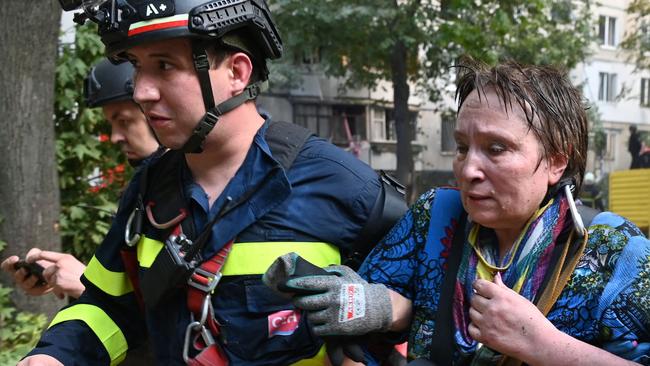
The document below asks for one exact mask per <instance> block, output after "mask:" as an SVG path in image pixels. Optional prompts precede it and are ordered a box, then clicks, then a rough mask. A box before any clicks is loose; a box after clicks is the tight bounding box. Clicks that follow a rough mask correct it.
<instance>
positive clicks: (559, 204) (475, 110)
mask: <svg viewBox="0 0 650 366" xmlns="http://www.w3.org/2000/svg"><path fill="white" fill-rule="evenodd" d="M460 71H461V73H460V75H459V78H458V86H457V92H456V98H457V102H458V118H457V125H456V130H455V132H454V136H455V140H456V144H457V152H456V156H455V158H454V162H453V171H454V175H455V177H456V179H457V180H458V188H457V189H450V188H436V189H432V190H430V191H429V192H427V193H425V194H424V195H422V196H421V197H420V199H419V200H418V201H417V202H416V203H415V204H414V205H413V206H412V207H411V208H410V210H409V211H408V212H407V214H406V215H405V216H404V217H403V218H402V220H401V221H399V222H398V223H397V224H396V225H395V226H394V227H393V229H392V230H391V231H390V232H389V234H388V235H387V236H386V237H385V238H384V239H383V240H382V241H381V242H380V243H379V244H378V245H377V246H375V248H374V249H373V251H372V252H371V253H370V255H369V256H368V257H367V258H366V261H365V262H364V263H363V265H362V266H361V268H360V270H359V274H356V273H355V272H354V271H351V270H349V269H348V268H347V267H344V266H339V267H332V268H329V271H330V272H332V273H333V274H335V275H316V276H314V275H312V276H302V277H296V276H293V277H290V279H289V280H286V279H287V278H289V277H287V276H286V274H287V273H288V274H291V273H293V272H292V271H293V269H294V267H295V266H294V262H295V257H292V256H290V255H287V256H283V257H280V258H279V259H277V260H276V262H275V264H273V265H272V266H271V267H270V268H269V270H268V271H267V272H266V274H265V277H264V278H265V282H266V284H267V285H269V286H270V287H271V288H273V289H275V290H276V291H280V292H282V293H288V294H289V295H292V296H293V303H294V305H295V306H296V307H298V308H300V309H303V310H304V311H305V316H306V317H307V318H308V319H309V320H310V322H311V324H312V325H313V330H314V333H316V334H318V335H320V336H335V335H343V336H354V335H362V334H368V333H377V332H379V333H384V334H385V335H386V337H388V338H390V337H392V338H396V339H399V338H401V337H404V338H408V356H409V358H410V359H419V360H418V361H415V362H417V363H418V364H420V365H422V364H431V362H433V363H435V364H438V365H451V364H454V365H461V364H463V365H464V364H471V365H497V364H498V365H519V364H521V363H522V362H523V363H525V364H529V365H631V364H633V363H634V362H639V363H643V364H646V365H647V364H650V281H648V279H649V278H650V240H648V239H647V238H645V236H644V235H643V233H642V232H641V231H640V230H639V228H637V227H636V226H635V225H634V224H633V223H631V222H630V221H629V220H627V219H625V218H623V217H621V216H618V215H616V214H614V213H611V212H602V213H599V214H597V215H596V216H595V217H594V218H592V219H589V218H587V215H586V213H587V211H586V210H582V209H580V206H578V208H576V206H575V203H574V199H573V197H572V193H571V192H572V190H573V191H579V190H580V187H581V184H582V182H583V180H584V179H583V177H584V171H585V165H586V157H587V135H588V125H587V117H586V114H585V107H584V105H583V103H582V95H581V93H580V90H579V89H578V88H576V87H574V86H573V85H572V84H571V82H570V80H569V78H568V76H567V73H566V72H564V71H561V70H558V69H556V68H553V67H543V66H529V65H520V64H517V63H514V62H506V63H503V64H499V65H497V66H495V67H488V66H486V65H482V64H479V63H474V62H465V64H464V65H462V66H461V68H460ZM578 209H580V210H581V211H583V212H585V215H584V216H583V218H585V222H587V223H588V224H587V227H584V225H583V223H582V218H581V216H580V214H579V213H578V212H579V211H578ZM279 285H282V286H280V287H278V286H279ZM389 332H391V333H389ZM415 362H414V363H415Z"/></svg>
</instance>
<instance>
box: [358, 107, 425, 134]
mask: <svg viewBox="0 0 650 366" xmlns="http://www.w3.org/2000/svg"><path fill="white" fill-rule="evenodd" d="M370 111H371V112H370V113H371V120H370V121H371V125H372V139H373V141H391V142H395V141H397V127H396V126H395V118H394V117H393V109H392V108H383V107H372V108H370ZM417 118H418V113H417V112H412V111H409V113H408V119H409V123H411V124H412V126H413V134H412V135H411V141H415V139H416V136H417Z"/></svg>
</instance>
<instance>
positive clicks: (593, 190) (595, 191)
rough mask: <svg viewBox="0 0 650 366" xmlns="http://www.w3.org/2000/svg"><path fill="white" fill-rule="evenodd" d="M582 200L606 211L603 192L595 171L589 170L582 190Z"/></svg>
mask: <svg viewBox="0 0 650 366" xmlns="http://www.w3.org/2000/svg"><path fill="white" fill-rule="evenodd" d="M579 197H580V201H581V202H582V204H583V205H585V206H589V207H591V208H595V209H596V210H600V211H605V205H603V193H602V192H601V191H600V187H598V184H597V182H596V179H595V177H594V173H592V172H587V173H586V174H585V179H584V181H583V184H582V190H581V192H580V195H579Z"/></svg>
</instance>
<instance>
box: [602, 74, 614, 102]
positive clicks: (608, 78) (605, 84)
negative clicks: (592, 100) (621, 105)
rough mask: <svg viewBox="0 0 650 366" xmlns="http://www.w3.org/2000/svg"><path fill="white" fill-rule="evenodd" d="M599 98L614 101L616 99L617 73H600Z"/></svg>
mask: <svg viewBox="0 0 650 366" xmlns="http://www.w3.org/2000/svg"><path fill="white" fill-rule="evenodd" d="M599 79H600V81H599V84H598V100H602V101H605V102H613V101H614V100H615V99H616V74H611V73H607V72H601V73H599Z"/></svg>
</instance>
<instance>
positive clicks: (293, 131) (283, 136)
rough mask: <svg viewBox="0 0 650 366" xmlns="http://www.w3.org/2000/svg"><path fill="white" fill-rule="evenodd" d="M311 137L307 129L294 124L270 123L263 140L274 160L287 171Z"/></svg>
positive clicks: (311, 134)
mask: <svg viewBox="0 0 650 366" xmlns="http://www.w3.org/2000/svg"><path fill="white" fill-rule="evenodd" d="M311 136H313V133H312V132H311V131H309V130H308V129H306V128H304V127H301V126H298V125H297V124H295V123H289V122H283V121H271V123H269V126H268V127H267V129H266V134H265V135H264V138H265V139H266V143H267V144H268V145H269V149H270V150H271V153H272V154H273V157H274V158H275V160H277V161H278V163H280V165H281V166H282V168H284V170H285V171H288V170H289V168H291V165H293V161H294V160H296V157H297V156H298V153H299V152H300V150H301V149H302V146H303V145H304V144H305V142H307V140H308V139H309V138H310V137H311Z"/></svg>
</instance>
